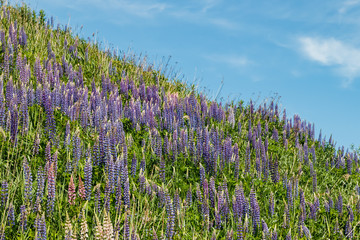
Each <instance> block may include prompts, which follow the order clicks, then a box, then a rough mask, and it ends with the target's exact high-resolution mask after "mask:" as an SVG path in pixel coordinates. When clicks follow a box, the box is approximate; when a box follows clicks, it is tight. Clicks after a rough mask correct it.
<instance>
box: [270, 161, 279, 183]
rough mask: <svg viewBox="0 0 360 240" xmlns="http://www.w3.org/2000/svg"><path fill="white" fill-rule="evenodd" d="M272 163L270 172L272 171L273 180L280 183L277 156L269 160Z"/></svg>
mask: <svg viewBox="0 0 360 240" xmlns="http://www.w3.org/2000/svg"><path fill="white" fill-rule="evenodd" d="M269 164H270V173H271V180H272V181H273V183H275V184H276V183H278V182H279V179H280V177H279V163H278V160H277V158H276V157H275V158H274V160H271V158H270V161H269Z"/></svg>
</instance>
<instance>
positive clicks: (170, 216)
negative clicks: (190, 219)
mask: <svg viewBox="0 0 360 240" xmlns="http://www.w3.org/2000/svg"><path fill="white" fill-rule="evenodd" d="M166 213H167V223H166V239H172V238H173V236H174V227H175V213H174V208H173V204H172V201H171V198H170V195H169V193H166Z"/></svg>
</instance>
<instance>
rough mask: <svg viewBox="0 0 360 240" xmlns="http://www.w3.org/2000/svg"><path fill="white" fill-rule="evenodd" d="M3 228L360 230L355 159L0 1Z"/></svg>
mask: <svg viewBox="0 0 360 240" xmlns="http://www.w3.org/2000/svg"><path fill="white" fill-rule="evenodd" d="M0 45H1V46H0V71H1V73H0V141H1V143H0V239H39V240H40V239H41V240H42V239H272V240H276V239H286V240H290V239H353V238H354V239H358V238H359V236H360V230H359V223H360V217H359V216H360V215H359V213H360V201H359V200H360V187H359V181H358V180H359V176H360V174H359V158H358V154H359V153H358V152H357V151H355V150H349V149H345V148H344V147H337V146H336V145H335V144H334V140H333V139H332V138H331V137H330V138H327V139H326V138H325V137H323V136H322V135H321V133H320V134H319V136H315V126H314V124H311V123H309V122H307V121H305V120H303V119H301V117H300V116H298V115H294V116H287V115H286V110H284V109H280V108H279V106H278V102H277V101H276V99H273V100H270V101H267V102H264V103H262V104H258V105H256V104H254V103H253V101H251V100H250V101H248V102H249V103H248V104H245V101H246V100H243V101H239V102H234V101H233V102H227V103H224V102H217V101H214V100H211V99H210V98H209V97H208V96H207V95H206V94H204V93H201V92H199V91H198V90H197V89H196V87H195V86H194V85H191V84H186V83H183V82H182V81H179V80H178V79H169V78H168V77H166V75H165V74H164V73H163V71H162V70H161V69H157V68H156V67H154V66H152V65H151V64H149V63H147V62H146V60H142V59H140V58H137V57H135V56H126V55H123V54H122V55H120V56H118V55H117V53H116V52H115V51H114V49H104V47H102V46H101V44H100V43H97V42H95V41H93V40H92V39H91V38H88V39H87V40H85V39H82V38H80V37H79V36H78V35H77V34H76V33H74V32H73V30H72V29H71V27H70V26H61V25H57V26H55V23H54V21H53V18H51V17H47V16H46V14H45V12H44V11H40V12H38V13H37V12H35V11H33V10H31V9H29V8H28V7H27V6H26V5H22V6H9V5H6V4H2V5H1V8H0Z"/></svg>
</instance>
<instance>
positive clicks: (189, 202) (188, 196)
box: [186, 186, 192, 207]
mask: <svg viewBox="0 0 360 240" xmlns="http://www.w3.org/2000/svg"><path fill="white" fill-rule="evenodd" d="M186 205H187V206H188V207H190V206H191V205H192V192H191V186H190V188H189V190H188V191H187V193H186Z"/></svg>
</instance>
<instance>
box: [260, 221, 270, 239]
mask: <svg viewBox="0 0 360 240" xmlns="http://www.w3.org/2000/svg"><path fill="white" fill-rule="evenodd" d="M261 225H262V231H263V234H264V237H265V239H267V238H268V237H269V236H270V232H269V228H268V226H267V224H266V222H265V221H264V220H261Z"/></svg>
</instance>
